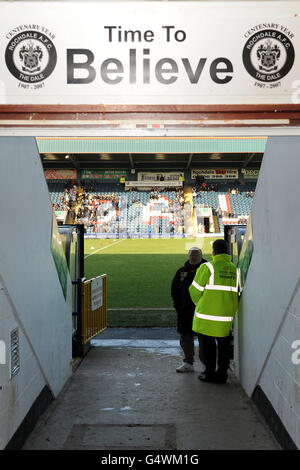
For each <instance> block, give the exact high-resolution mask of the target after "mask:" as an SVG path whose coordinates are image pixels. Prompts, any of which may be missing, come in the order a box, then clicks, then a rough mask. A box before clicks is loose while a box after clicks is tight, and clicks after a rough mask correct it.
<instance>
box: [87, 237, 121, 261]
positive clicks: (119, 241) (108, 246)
mask: <svg viewBox="0 0 300 470" xmlns="http://www.w3.org/2000/svg"><path fill="white" fill-rule="evenodd" d="M123 241H124V240H118V241H117V242H115V243H112V244H111V245H106V246H104V247H103V248H99V250H95V251H94V252H93V253H91V254H89V255H86V256H85V257H84V259H86V258H88V257H89V256H92V255H94V254H95V253H98V251H101V250H105V249H106V248H110V247H111V246H114V245H117V244H118V243H121V242H123Z"/></svg>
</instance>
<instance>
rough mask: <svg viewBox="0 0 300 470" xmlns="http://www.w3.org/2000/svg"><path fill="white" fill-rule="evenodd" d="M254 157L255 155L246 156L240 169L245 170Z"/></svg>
mask: <svg viewBox="0 0 300 470" xmlns="http://www.w3.org/2000/svg"><path fill="white" fill-rule="evenodd" d="M254 157H255V153H251V154H250V155H248V157H247V159H246V161H245V163H244V164H243V166H242V168H247V166H248V165H249V163H250V162H251V160H252V159H253V158H254Z"/></svg>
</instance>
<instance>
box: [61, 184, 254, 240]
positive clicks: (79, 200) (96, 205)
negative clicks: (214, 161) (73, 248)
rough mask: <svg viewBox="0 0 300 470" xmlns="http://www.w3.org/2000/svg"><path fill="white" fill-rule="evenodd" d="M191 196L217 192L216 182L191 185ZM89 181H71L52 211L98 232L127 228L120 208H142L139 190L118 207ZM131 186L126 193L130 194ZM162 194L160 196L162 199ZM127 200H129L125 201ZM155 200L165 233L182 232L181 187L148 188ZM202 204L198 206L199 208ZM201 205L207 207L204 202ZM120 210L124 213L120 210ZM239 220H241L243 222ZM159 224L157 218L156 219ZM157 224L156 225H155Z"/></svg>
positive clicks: (114, 199) (220, 213)
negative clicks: (164, 222)
mask: <svg viewBox="0 0 300 470" xmlns="http://www.w3.org/2000/svg"><path fill="white" fill-rule="evenodd" d="M192 190H193V196H194V197H195V196H198V195H201V192H202V191H214V192H215V191H217V185H216V184H212V185H206V183H205V182H203V183H202V184H201V185H199V186H198V191H197V187H193V188H192ZM94 191H95V189H94V186H93V184H91V183H90V184H89V185H81V187H80V188H79V187H78V186H77V185H76V184H71V185H69V186H66V187H65V190H64V194H63V195H61V196H60V201H59V203H54V204H53V207H54V209H55V210H65V211H69V213H70V216H71V219H72V221H73V222H76V223H82V224H84V226H85V229H86V230H88V229H89V231H92V232H98V233H105V232H109V233H118V232H119V233H121V232H122V231H126V230H127V220H126V216H125V218H124V217H123V218H121V215H120V209H121V211H122V210H123V211H124V209H129V208H130V206H131V207H136V208H138V207H140V208H143V207H144V205H145V204H144V203H142V202H141V199H140V197H139V192H138V191H134V193H135V194H134V196H133V197H132V198H131V201H130V202H127V206H126V207H125V206H124V205H123V206H122V207H120V206H121V200H120V199H119V197H118V195H117V194H116V193H111V194H109V195H108V194H106V195H101V194H97V193H95V192H94ZM132 191H133V190H132V188H131V190H130V193H132ZM167 192H172V193H173V194H174V193H175V197H174V196H173V197H172V198H169V199H168V202H167V203H165V204H164V203H163V202H165V201H166V196H165V195H166V193H167ZM228 193H229V194H232V195H234V194H240V190H239V188H238V187H233V188H228ZM245 195H246V197H253V196H254V192H253V191H247V192H246V194H245ZM162 196H164V198H162ZM128 201H129V200H128ZM153 202H154V203H155V202H157V203H158V204H159V206H158V208H157V211H160V214H161V216H162V217H168V220H169V228H168V231H169V233H171V234H172V233H183V231H184V197H183V188H182V187H180V188H176V189H174V188H171V187H170V188H165V187H164V188H158V187H152V188H150V203H153ZM203 206H204V205H202V207H203ZM204 207H210V206H209V205H207V204H206V205H205V206H204ZM123 213H124V212H123ZM216 214H217V215H218V216H219V217H222V218H227V217H228V218H230V217H231V218H233V217H235V215H234V214H230V213H227V212H224V211H222V210H221V208H220V207H218V208H217V210H216ZM239 219H241V223H245V222H246V218H245V220H242V217H241V216H239ZM160 224H161V221H160ZM157 227H158V228H157ZM160 229H161V225H159V224H157V223H156V224H155V225H154V226H153V227H150V226H149V228H148V230H149V231H153V232H154V233H155V232H156V231H157V230H160Z"/></svg>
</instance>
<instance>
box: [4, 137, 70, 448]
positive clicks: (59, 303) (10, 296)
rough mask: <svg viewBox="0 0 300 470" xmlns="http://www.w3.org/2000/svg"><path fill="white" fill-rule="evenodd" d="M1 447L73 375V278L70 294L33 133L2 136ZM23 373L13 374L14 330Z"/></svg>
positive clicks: (68, 281)
mask: <svg viewBox="0 0 300 470" xmlns="http://www.w3.org/2000/svg"><path fill="white" fill-rule="evenodd" d="M0 217H1V218H0V220H1V230H0V346H1V350H0V449H3V448H5V447H6V446H7V444H8V443H9V442H10V440H11V439H12V437H13V436H14V435H15V433H16V432H17V430H18V429H19V426H20V425H21V423H22V422H23V420H24V418H25V417H26V416H27V414H28V413H29V411H30V410H31V408H32V407H33V405H34V406H35V411H36V403H37V399H38V397H40V396H42V397H43V399H44V401H45V397H46V395H47V397H48V398H49V397H52V398H54V397H56V396H57V395H58V393H59V392H60V391H61V389H62V387H63V386H64V384H65V382H66V380H67V379H68V377H69V376H70V374H71V360H72V324H71V322H72V301H71V280H70V277H68V279H67V294H66V298H65V296H64V294H63V291H62V287H61V284H60V281H59V277H58V272H57V270H56V266H55V263H54V259H53V256H52V251H51V236H52V205H51V202H50V198H49V193H48V189H47V185H46V181H45V178H44V173H43V168H42V165H41V161H40V156H39V153H38V149H37V146H36V143H35V139H34V138H31V137H18V138H14V137H2V138H1V139H0ZM16 328H17V329H18V333H19V371H18V373H17V374H16V375H15V376H11V353H10V350H11V339H10V338H11V333H12V332H13V331H14V330H15V329H16Z"/></svg>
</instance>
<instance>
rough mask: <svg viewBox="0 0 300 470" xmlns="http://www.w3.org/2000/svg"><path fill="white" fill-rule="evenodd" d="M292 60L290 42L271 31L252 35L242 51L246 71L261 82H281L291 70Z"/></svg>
mask: <svg viewBox="0 0 300 470" xmlns="http://www.w3.org/2000/svg"><path fill="white" fill-rule="evenodd" d="M294 60H295V51H294V47H293V44H292V42H291V40H290V39H289V38H288V37H287V36H286V35H284V34H283V33H281V32H280V31H276V30H273V29H266V30H263V31H260V32H258V33H256V34H253V36H251V37H250V38H249V39H248V41H247V43H246V44H245V46H244V50H243V63H244V66H245V68H246V70H247V71H248V73H249V74H250V75H251V76H252V77H253V78H255V79H256V80H259V81H261V82H276V81H278V80H281V79H282V78H283V77H285V75H287V74H288V73H289V71H290V70H291V68H292V66H293V64H294Z"/></svg>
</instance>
